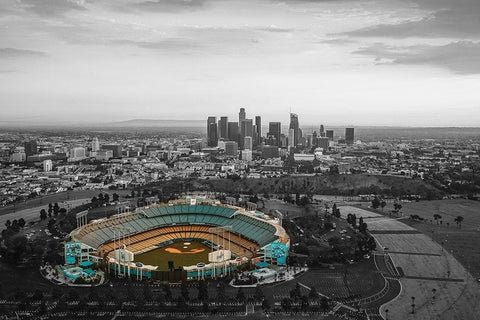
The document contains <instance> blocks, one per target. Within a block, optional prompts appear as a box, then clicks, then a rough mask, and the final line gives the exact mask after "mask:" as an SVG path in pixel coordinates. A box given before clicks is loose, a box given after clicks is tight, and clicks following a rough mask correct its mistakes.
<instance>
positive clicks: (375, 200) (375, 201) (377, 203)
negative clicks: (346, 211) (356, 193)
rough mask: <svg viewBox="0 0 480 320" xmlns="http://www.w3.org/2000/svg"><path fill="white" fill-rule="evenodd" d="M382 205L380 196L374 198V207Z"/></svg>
mask: <svg viewBox="0 0 480 320" xmlns="http://www.w3.org/2000/svg"><path fill="white" fill-rule="evenodd" d="M379 206H380V200H379V199H378V197H375V198H373V200H372V208H373V209H377V208H378V207H379Z"/></svg>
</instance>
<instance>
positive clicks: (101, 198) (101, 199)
mask: <svg viewBox="0 0 480 320" xmlns="http://www.w3.org/2000/svg"><path fill="white" fill-rule="evenodd" d="M98 201H100V202H103V193H99V194H98Z"/></svg>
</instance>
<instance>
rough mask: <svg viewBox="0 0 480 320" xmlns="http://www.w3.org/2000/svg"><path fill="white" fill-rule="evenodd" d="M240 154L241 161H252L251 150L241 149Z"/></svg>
mask: <svg viewBox="0 0 480 320" xmlns="http://www.w3.org/2000/svg"><path fill="white" fill-rule="evenodd" d="M241 156H242V160H243V161H252V160H253V153H252V150H242V151H241Z"/></svg>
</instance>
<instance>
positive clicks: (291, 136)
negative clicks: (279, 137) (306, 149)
mask: <svg viewBox="0 0 480 320" xmlns="http://www.w3.org/2000/svg"><path fill="white" fill-rule="evenodd" d="M288 147H289V148H293V147H295V129H292V128H291V129H288Z"/></svg>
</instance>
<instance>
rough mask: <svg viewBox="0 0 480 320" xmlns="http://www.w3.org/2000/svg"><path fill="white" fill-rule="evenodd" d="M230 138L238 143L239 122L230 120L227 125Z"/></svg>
mask: <svg viewBox="0 0 480 320" xmlns="http://www.w3.org/2000/svg"><path fill="white" fill-rule="evenodd" d="M227 129H228V140H230V141H235V142H237V143H238V122H229V123H228V125H227Z"/></svg>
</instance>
